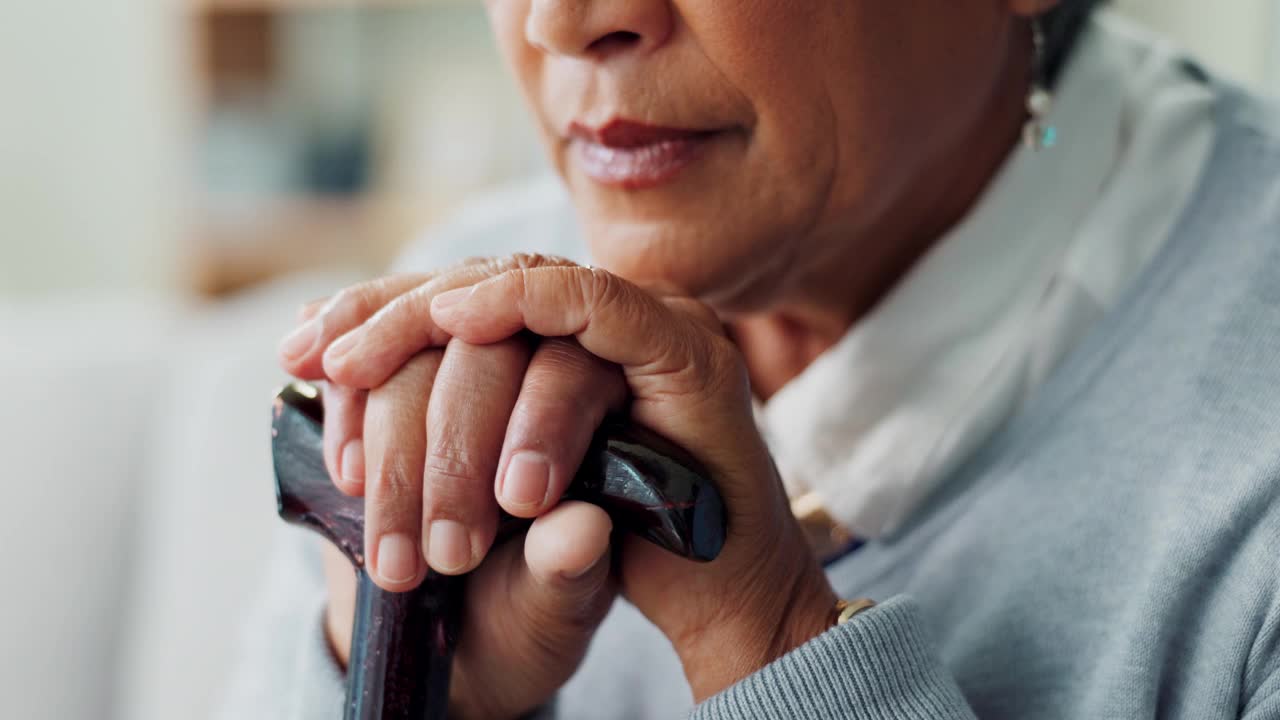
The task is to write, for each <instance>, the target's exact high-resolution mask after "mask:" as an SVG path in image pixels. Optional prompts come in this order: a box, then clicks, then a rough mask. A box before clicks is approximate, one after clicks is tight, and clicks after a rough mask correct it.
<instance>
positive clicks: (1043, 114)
mask: <svg viewBox="0 0 1280 720" xmlns="http://www.w3.org/2000/svg"><path fill="white" fill-rule="evenodd" d="M1031 44H1032V47H1033V48H1034V53H1035V54H1034V56H1033V57H1032V61H1031V67H1032V70H1031V73H1032V76H1031V90H1030V92H1028V93H1027V115H1028V118H1027V123H1026V125H1024V126H1023V127H1022V142H1023V143H1024V144H1025V145H1026V146H1027V147H1028V148H1029V149H1031V150H1033V151H1037V152H1038V151H1040V150H1047V149H1049V148H1051V147H1053V146H1054V145H1057V144H1058V129H1057V128H1055V127H1054V126H1053V125H1050V124H1049V122H1048V119H1047V118H1048V115H1049V109H1050V108H1051V107H1053V93H1052V92H1050V91H1049V81H1048V59H1047V57H1046V55H1045V38H1044V25H1043V24H1042V23H1041V22H1040V18H1035V19H1033V20H1032V21H1031Z"/></svg>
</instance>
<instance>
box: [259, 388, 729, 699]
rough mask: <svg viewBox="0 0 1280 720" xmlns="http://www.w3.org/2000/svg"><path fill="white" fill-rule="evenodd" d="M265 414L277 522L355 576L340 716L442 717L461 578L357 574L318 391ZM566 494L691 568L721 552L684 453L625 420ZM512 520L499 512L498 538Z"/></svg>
mask: <svg viewBox="0 0 1280 720" xmlns="http://www.w3.org/2000/svg"><path fill="white" fill-rule="evenodd" d="M273 416H274V419H273V422H272V429H271V434H272V452H273V455H274V461H275V475H276V499H277V503H278V507H279V512H280V517H281V518H283V519H284V520H285V521H287V522H290V523H293V524H296V525H301V526H305V527H308V528H311V529H312V530H314V531H315V532H317V533H319V534H321V535H323V536H324V537H325V538H326V539H328V540H329V542H331V543H333V544H334V545H335V546H336V547H337V548H338V549H339V550H341V551H342V553H343V554H344V555H346V557H347V559H348V560H350V561H351V564H352V565H353V566H354V568H355V571H356V580H357V597H356V611H355V619H354V623H353V629H352V638H351V658H350V667H349V670H348V673H347V683H348V687H347V702H346V711H345V713H346V714H345V718H346V720H422V719H423V718H430V719H432V720H435V719H438V718H444V717H445V716H446V713H447V709H448V697H449V671H450V667H451V664H452V659H453V651H454V647H455V646H456V643H457V632H458V628H459V627H460V624H461V611H462V599H463V596H462V591H463V579H462V578H459V577H448V576H443V575H437V574H435V573H429V574H428V576H427V579H426V580H424V581H423V583H422V584H421V585H420V586H419V587H418V588H417V589H416V590H413V591H410V592H406V593H391V592H386V591H384V590H382V589H381V588H379V587H378V586H377V585H375V584H374V583H373V581H372V580H370V578H369V576H368V574H367V573H366V572H365V557H364V500H363V499H362V498H353V497H349V496H347V495H344V494H342V493H341V492H340V491H338V489H337V488H336V487H335V486H334V485H333V483H332V481H331V480H330V479H329V474H328V471H327V470H326V468H325V466H324V460H323V451H322V440H323V423H324V405H323V403H322V401H321V398H320V395H319V392H318V391H317V390H316V388H314V387H313V386H311V385H308V384H306V383H293V384H291V385H289V386H287V387H285V388H284V389H283V390H281V391H280V393H279V395H278V396H277V397H276V400H275V405H274V413H273ZM565 497H566V498H568V499H575V500H581V501H584V502H589V503H592V504H594V505H598V506H600V507H601V508H603V509H604V510H605V511H606V512H608V513H609V515H610V517H612V518H613V521H614V525H615V527H617V528H618V529H621V530H624V531H627V532H631V533H634V534H636V535H639V536H640V537H643V538H645V539H646V540H649V541H650V542H653V543H654V544H656V545H658V546H659V547H662V548H664V549H666V550H668V551H670V552H673V553H675V554H677V555H680V556H683V557H687V558H689V559H691V560H697V561H704V562H705V561H710V560H714V559H715V558H716V556H717V555H718V554H719V553H720V549H721V547H722V546H723V545H724V540H725V534H726V513H725V507H724V502H723V500H722V499H721V496H720V493H719V491H717V490H716V488H715V486H714V485H713V484H712V483H711V482H710V481H709V480H708V479H707V473H706V472H705V471H704V470H703V469H702V468H701V466H700V465H699V464H698V463H697V461H696V460H695V459H694V458H693V457H691V456H690V455H689V454H688V453H687V452H685V451H684V450H683V449H681V448H679V447H678V446H676V445H674V444H672V443H671V442H669V441H667V440H666V439H664V438H662V437H661V436H659V435H657V434H655V433H653V432H650V431H648V430H645V429H643V428H640V427H638V426H636V425H634V424H630V423H627V422H625V421H623V420H619V419H610V420H608V421H606V422H605V423H604V424H603V425H602V426H601V428H600V429H599V431H598V432H597V433H596V435H595V437H594V439H593V442H592V444H591V447H590V449H589V451H588V452H587V455H586V458H585V459H584V461H583V464H582V466H581V468H580V469H579V471H578V473H577V475H576V476H575V477H574V481H573V482H572V483H571V485H570V487H569V489H568V491H567V492H566V493H565ZM522 524H527V521H521V520H518V519H516V518H513V517H511V516H509V515H505V514H504V515H503V517H502V527H500V529H499V536H500V537H501V536H503V535H506V534H509V533H512V532H515V531H517V530H518V529H519V527H520V526H521V525H522Z"/></svg>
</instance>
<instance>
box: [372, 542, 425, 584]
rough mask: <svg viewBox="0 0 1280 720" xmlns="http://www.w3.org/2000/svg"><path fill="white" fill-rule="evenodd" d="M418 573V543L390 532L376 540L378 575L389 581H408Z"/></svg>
mask: <svg viewBox="0 0 1280 720" xmlns="http://www.w3.org/2000/svg"><path fill="white" fill-rule="evenodd" d="M417 575H418V544H417V543H415V542H414V541H413V540H410V539H409V536H408V535H404V534H401V533H392V534H389V535H383V536H382V539H381V540H379V541H378V576H379V577H381V578H382V579H383V580H384V581H386V582H389V583H404V582H409V581H410V580H412V579H414V578H415V577H417Z"/></svg>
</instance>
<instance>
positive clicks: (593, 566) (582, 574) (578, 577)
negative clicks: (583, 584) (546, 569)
mask: <svg viewBox="0 0 1280 720" xmlns="http://www.w3.org/2000/svg"><path fill="white" fill-rule="evenodd" d="M608 554H609V552H608V551H607V550H606V551H605V552H604V554H603V555H601V556H600V557H598V558H596V561H595V562H593V563H591V564H590V565H588V566H586V567H585V568H583V569H581V570H579V571H578V572H575V573H563V575H564V577H565V579H567V580H581V579H582V578H583V577H585V576H586V574H587V573H589V572H591V571H592V570H595V569H596V568H597V567H599V565H600V563H601V562H602V561H603V560H604V556H605V555H608Z"/></svg>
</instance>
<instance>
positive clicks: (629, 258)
mask: <svg viewBox="0 0 1280 720" xmlns="http://www.w3.org/2000/svg"><path fill="white" fill-rule="evenodd" d="M583 227H584V229H585V230H586V232H587V237H588V238H589V239H590V242H589V244H590V248H591V255H592V262H594V263H595V264H596V265H598V266H599V267H602V268H604V269H605V270H608V271H609V272H611V273H614V274H615V275H618V276H619V277H622V278H625V279H627V280H629V281H631V282H633V283H635V284H637V285H639V286H641V287H643V288H647V289H649V290H652V291H655V292H659V293H662V294H669V295H680V296H684V297H692V298H697V299H699V300H702V301H703V302H706V303H708V304H709V305H711V306H712V307H714V308H716V309H717V310H724V311H734V312H737V311H741V310H742V308H744V307H747V306H751V307H757V306H760V305H767V304H768V301H767V299H766V298H764V297H762V295H768V294H769V292H768V291H767V290H766V288H764V287H761V283H762V281H764V280H765V278H766V277H767V275H768V268H769V267H770V266H771V265H773V264H774V263H771V262H770V259H771V258H769V257H768V255H769V254H770V253H768V252H767V251H765V250H764V248H769V247H774V248H776V247H778V246H777V244H775V243H768V242H753V240H755V238H753V237H752V236H751V235H749V234H747V233H745V232H742V231H737V230H735V229H733V228H726V227H724V226H723V224H717V225H716V227H714V228H708V227H706V226H700V225H696V224H688V223H661V224H657V223H643V224H641V223H618V222H607V221H595V222H592V221H591V220H587V219H584V222H583ZM726 238H733V241H731V242H730V241H726ZM772 259H773V260H775V261H776V260H777V258H776V257H775V258H772Z"/></svg>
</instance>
